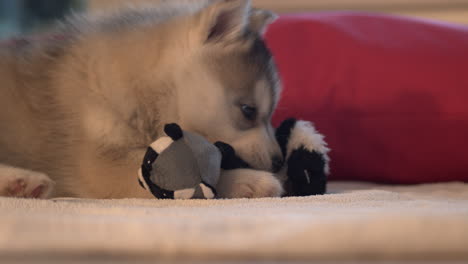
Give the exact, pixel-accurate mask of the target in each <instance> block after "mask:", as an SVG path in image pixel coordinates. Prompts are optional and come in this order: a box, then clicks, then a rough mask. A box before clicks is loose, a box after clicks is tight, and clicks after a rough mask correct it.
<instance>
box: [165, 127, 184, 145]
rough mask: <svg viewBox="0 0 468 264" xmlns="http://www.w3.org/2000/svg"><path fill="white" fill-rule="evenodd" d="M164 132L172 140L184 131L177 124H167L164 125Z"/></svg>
mask: <svg viewBox="0 0 468 264" xmlns="http://www.w3.org/2000/svg"><path fill="white" fill-rule="evenodd" d="M164 132H165V133H166V134H167V135H168V136H169V137H170V138H171V139H172V140H174V141H177V140H179V139H181V138H183V137H184V132H182V128H180V126H179V125H177V124H168V125H166V126H165V127H164Z"/></svg>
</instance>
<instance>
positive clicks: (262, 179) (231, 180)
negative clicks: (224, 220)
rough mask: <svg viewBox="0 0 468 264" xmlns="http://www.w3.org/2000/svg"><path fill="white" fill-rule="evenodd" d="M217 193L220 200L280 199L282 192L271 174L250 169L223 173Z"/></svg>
mask: <svg viewBox="0 0 468 264" xmlns="http://www.w3.org/2000/svg"><path fill="white" fill-rule="evenodd" d="M217 191H218V194H219V197H221V198H239V197H242V198H262V197H280V196H281V195H282V194H283V192H284V190H283V187H282V186H281V183H280V182H279V180H278V179H277V178H276V177H275V176H274V175H273V174H272V173H270V172H266V171H257V170H251V169H238V170H227V171H223V172H222V174H221V177H220V179H219V182H218V185H217Z"/></svg>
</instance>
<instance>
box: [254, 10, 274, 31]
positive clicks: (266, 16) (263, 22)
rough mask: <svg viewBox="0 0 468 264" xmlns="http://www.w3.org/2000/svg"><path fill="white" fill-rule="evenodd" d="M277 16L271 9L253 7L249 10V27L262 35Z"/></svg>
mask: <svg viewBox="0 0 468 264" xmlns="http://www.w3.org/2000/svg"><path fill="white" fill-rule="evenodd" d="M277 18H278V16H277V15H276V14H275V13H273V12H271V11H268V10H263V9H257V8H253V9H252V10H250V18H249V29H250V30H252V31H253V32H257V33H258V34H260V35H263V34H264V33H265V31H266V29H267V28H268V26H269V25H270V24H271V23H273V22H274V21H275V20H276V19H277Z"/></svg>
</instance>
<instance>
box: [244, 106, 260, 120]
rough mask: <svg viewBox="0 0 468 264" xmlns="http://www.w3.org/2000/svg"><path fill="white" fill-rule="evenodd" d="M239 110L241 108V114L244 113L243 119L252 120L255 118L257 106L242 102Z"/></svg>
mask: <svg viewBox="0 0 468 264" xmlns="http://www.w3.org/2000/svg"><path fill="white" fill-rule="evenodd" d="M241 110H242V114H243V115H244V117H245V119H247V120H249V121H254V120H255V119H257V108H256V107H254V106H250V105H245V104H243V105H241Z"/></svg>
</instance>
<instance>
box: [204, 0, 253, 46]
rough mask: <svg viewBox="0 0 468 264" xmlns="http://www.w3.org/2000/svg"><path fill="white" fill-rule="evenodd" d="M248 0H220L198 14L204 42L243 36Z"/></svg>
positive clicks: (247, 12)
mask: <svg viewBox="0 0 468 264" xmlns="http://www.w3.org/2000/svg"><path fill="white" fill-rule="evenodd" d="M249 13H250V0H220V1H217V2H215V3H214V4H212V5H209V6H208V7H206V8H205V9H203V10H202V11H201V13H200V14H199V18H200V21H201V23H202V33H203V34H204V39H205V42H208V43H209V42H231V41H234V40H236V39H238V38H240V37H241V36H243V34H244V32H245V31H246V29H247V27H248V24H249Z"/></svg>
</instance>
